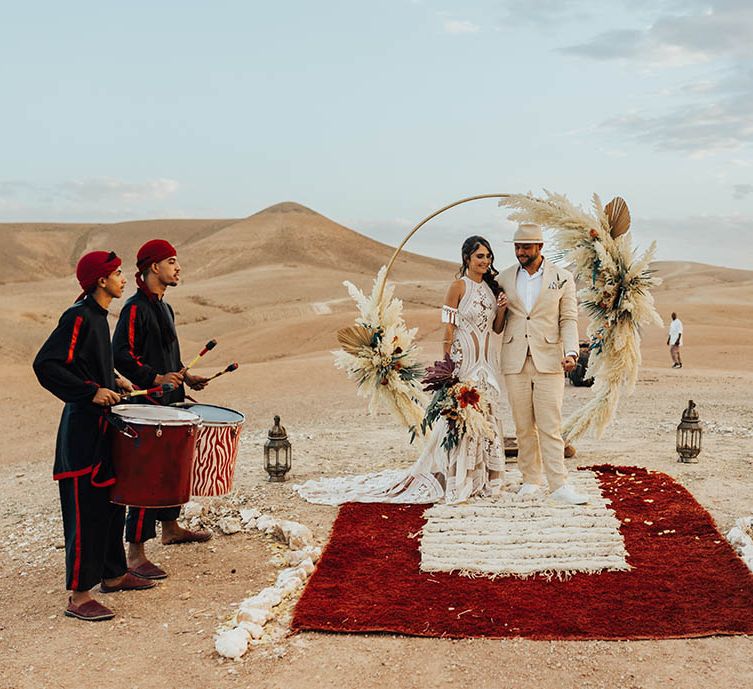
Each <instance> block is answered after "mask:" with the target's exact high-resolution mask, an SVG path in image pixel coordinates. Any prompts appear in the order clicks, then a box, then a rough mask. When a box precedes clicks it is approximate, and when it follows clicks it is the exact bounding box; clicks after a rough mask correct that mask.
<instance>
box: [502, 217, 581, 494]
mask: <svg viewBox="0 0 753 689" xmlns="http://www.w3.org/2000/svg"><path fill="white" fill-rule="evenodd" d="M513 243H514V244H515V257H516V258H517V259H518V263H519V265H512V266H510V267H509V268H507V269H506V270H504V271H503V272H502V274H501V275H500V276H499V278H498V282H499V284H500V285H501V286H502V289H503V290H504V291H505V293H506V294H507V298H508V304H507V321H506V323H505V329H504V332H503V335H502V348H501V369H502V373H503V374H504V376H505V386H506V387H507V396H508V398H509V400H510V406H511V408H512V415H513V419H514V421H515V428H516V432H517V436H518V465H519V466H520V471H521V473H522V474H523V485H522V486H521V488H520V490H519V491H518V495H521V496H523V495H531V494H534V493H537V492H538V491H539V490H541V488H542V487H543V486H544V484H545V478H546V482H548V484H549V490H550V493H551V497H552V498H553V499H554V500H556V501H558V502H561V503H565V504H569V505H582V504H584V503H586V502H588V498H587V497H586V496H584V495H580V494H578V493H577V492H576V491H575V489H574V488H573V487H572V486H571V485H569V484H568V483H567V470H566V469H565V460H564V442H563V440H562V432H561V421H562V413H561V412H562V398H563V396H564V390H565V378H564V376H563V374H562V371H563V369H564V371H565V372H566V373H567V372H570V371H572V370H573V369H574V368H575V365H576V361H577V353H578V304H577V301H576V298H575V280H574V279H573V276H572V274H571V273H569V272H568V271H567V270H565V269H563V268H558V267H557V266H555V265H553V264H552V263H550V262H549V261H547V260H546V259H545V258H544V256H542V254H541V248H542V247H543V245H544V239H543V237H542V234H541V227H539V226H538V225H535V224H533V223H521V224H520V225H519V226H518V229H517V231H516V232H515V236H514V238H513Z"/></svg>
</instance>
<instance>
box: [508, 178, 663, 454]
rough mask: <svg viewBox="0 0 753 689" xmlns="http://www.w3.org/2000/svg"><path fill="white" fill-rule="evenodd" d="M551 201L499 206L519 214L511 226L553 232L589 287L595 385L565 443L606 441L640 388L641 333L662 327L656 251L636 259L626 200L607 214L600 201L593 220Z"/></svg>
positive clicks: (557, 197) (550, 196) (566, 430)
mask: <svg viewBox="0 0 753 689" xmlns="http://www.w3.org/2000/svg"><path fill="white" fill-rule="evenodd" d="M545 194H546V197H545V198H543V199H541V198H537V197H535V196H533V195H531V194H514V195H510V196H508V197H506V198H503V199H502V200H500V202H499V205H500V206H508V207H510V208H514V209H516V210H515V212H513V213H512V214H511V215H510V219H511V220H514V221H517V222H534V223H537V224H539V225H542V226H543V227H547V228H549V229H552V230H554V245H555V246H554V249H555V251H559V252H562V253H563V254H564V255H565V257H566V258H567V259H568V260H570V261H571V262H572V263H573V264H574V266H575V273H576V277H578V278H580V280H581V281H582V282H583V283H585V285H586V286H585V287H583V288H582V289H581V290H580V291H579V292H578V297H579V302H580V304H581V305H582V306H583V307H584V308H585V309H586V312H587V313H588V316H589V321H590V322H589V325H588V330H587V334H588V337H589V338H590V340H591V345H590V346H591V356H590V359H589V365H588V372H589V375H591V376H593V378H594V380H595V383H594V386H593V388H592V391H593V398H592V399H591V401H590V402H588V403H587V404H586V405H585V406H584V407H582V408H581V409H579V410H578V411H576V412H575V413H574V414H573V415H572V416H570V417H569V418H568V419H566V420H565V422H564V425H563V428H562V433H563V435H564V437H565V439H566V440H567V441H572V440H574V439H575V438H577V437H578V436H580V435H583V434H584V433H585V432H586V431H589V430H590V431H592V432H593V433H594V435H595V436H596V437H600V436H601V435H602V434H603V433H604V430H605V429H606V427H607V425H608V424H609V422H610V421H611V420H612V419H613V418H614V415H615V413H616V411H617V406H618V403H619V400H620V398H621V396H622V395H623V394H626V395H630V394H631V393H632V392H633V389H634V387H635V383H636V380H637V378H638V369H639V367H640V363H641V351H640V344H641V329H642V328H643V327H645V326H646V325H650V324H656V325H662V320H661V318H660V316H659V314H658V313H657V311H656V308H655V306H654V299H653V297H652V295H651V289H652V288H653V287H656V286H658V285H659V284H660V283H661V281H660V279H659V278H656V277H654V276H653V274H652V271H651V270H650V268H649V264H650V262H651V261H652V259H653V257H654V252H655V249H656V243H655V242H654V243H652V244H651V246H650V247H649V248H648V249H647V250H646V251H645V252H644V253H643V254H642V255H641V256H639V257H637V256H635V255H634V253H633V249H632V246H631V240H630V234H629V233H628V228H629V226H630V213H629V211H628V208H627V205H626V204H625V202H624V201H623V200H622V199H619V198H618V199H614V200H613V201H611V202H610V203H609V204H607V208H606V209H605V208H604V207H603V206H602V203H601V199H600V198H599V197H598V195H596V194H594V196H593V200H592V210H593V212H592V213H587V212H586V211H584V210H583V209H581V208H579V207H576V206H574V205H573V204H572V203H570V201H569V200H568V199H567V198H566V197H565V196H562V195H561V194H554V193H551V192H549V191H545ZM610 221H611V222H610Z"/></svg>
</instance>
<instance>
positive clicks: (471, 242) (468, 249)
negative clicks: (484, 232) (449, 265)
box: [457, 234, 502, 297]
mask: <svg viewBox="0 0 753 689" xmlns="http://www.w3.org/2000/svg"><path fill="white" fill-rule="evenodd" d="M480 246H484V247H486V248H487V249H489V255H490V256H491V263H490V264H489V270H487V271H486V272H485V273H484V276H483V280H484V282H485V283H486V284H487V285H489V287H490V288H491V290H492V292H493V293H494V296H495V297H496V296H497V295H498V294H499V293H500V292H501V291H502V288H501V287H500V286H499V284H497V275H499V271H498V270H497V269H496V268H495V267H494V252H493V251H492V247H491V245H490V244H489V242H487V241H486V240H485V239H484V238H483V237H479V236H478V235H476V234H474V235H473V236H472V237H468V239H466V240H465V241H464V242H463V246H462V247H461V249H460V254H461V256H462V258H463V265H462V266H460V270H459V271H458V275H457V277H458V278H461V277H463V275H465V273H466V271H467V270H468V263H469V262H470V260H471V256H472V255H473V252H474V251H476V249H478V248H479V247H480Z"/></svg>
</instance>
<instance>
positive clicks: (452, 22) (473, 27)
mask: <svg viewBox="0 0 753 689" xmlns="http://www.w3.org/2000/svg"><path fill="white" fill-rule="evenodd" d="M442 29H443V30H444V32H445V33H448V34H467V33H478V32H479V31H480V30H481V27H480V26H479V25H478V24H474V23H473V22H471V21H468V20H467V19H449V18H447V17H445V18H443V19H442Z"/></svg>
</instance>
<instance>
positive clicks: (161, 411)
mask: <svg viewBox="0 0 753 689" xmlns="http://www.w3.org/2000/svg"><path fill="white" fill-rule="evenodd" d="M110 411H111V412H112V413H113V414H117V415H118V416H120V417H121V418H122V419H123V420H124V421H126V422H128V423H140V424H143V425H145V426H196V425H198V424H200V423H201V417H200V416H198V415H197V414H194V413H193V412H191V411H190V410H188V409H176V408H175V407H162V406H159V405H156V404H118V405H116V406H114V407H112V409H111V410H110Z"/></svg>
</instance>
